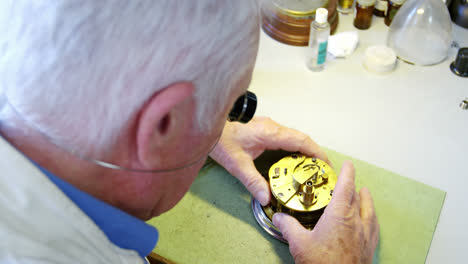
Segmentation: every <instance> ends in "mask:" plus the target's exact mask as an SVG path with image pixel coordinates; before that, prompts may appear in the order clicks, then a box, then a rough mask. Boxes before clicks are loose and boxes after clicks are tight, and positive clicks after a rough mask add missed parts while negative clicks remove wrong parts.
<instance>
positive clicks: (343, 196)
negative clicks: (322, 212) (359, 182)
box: [330, 161, 356, 205]
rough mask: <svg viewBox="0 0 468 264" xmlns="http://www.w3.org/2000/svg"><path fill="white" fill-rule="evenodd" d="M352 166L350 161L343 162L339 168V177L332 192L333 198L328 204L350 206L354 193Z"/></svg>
mask: <svg viewBox="0 0 468 264" xmlns="http://www.w3.org/2000/svg"><path fill="white" fill-rule="evenodd" d="M355 192H356V191H355V186H354V166H353V164H352V163H351V162H350V161H345V162H344V163H343V167H341V172H340V176H339V177H338V181H337V183H336V185H335V189H334V190H333V198H332V200H331V202H330V204H334V203H336V202H340V203H342V202H345V203H346V204H349V205H351V204H352V201H353V196H354V193H355Z"/></svg>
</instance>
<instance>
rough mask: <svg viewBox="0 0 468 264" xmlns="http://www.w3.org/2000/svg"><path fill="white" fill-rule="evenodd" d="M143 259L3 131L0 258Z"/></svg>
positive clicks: (31, 262) (31, 261)
mask: <svg viewBox="0 0 468 264" xmlns="http://www.w3.org/2000/svg"><path fill="white" fill-rule="evenodd" d="M16 263H28V264H39V263H40V264H44V263H54V264H55V263H84V264H92V263H103V264H104V263H105V264H109V263H113V264H115V263H132V264H136V263H145V261H144V260H142V259H141V258H140V257H139V256H138V253H137V252H136V251H133V250H127V249H122V248H119V247H117V246H116V245H114V244H113V243H112V242H110V241H109V240H108V239H107V236H106V235H105V234H104V233H103V232H102V231H101V229H99V227H98V226H96V224H95V223H94V222H93V221H92V220H91V219H90V218H89V217H88V216H87V215H86V214H85V213H83V212H82V211H81V210H80V208H79V207H77V206H76V205H75V203H73V202H72V201H71V200H70V199H69V198H68V197H67V196H66V195H65V194H64V193H62V191H61V190H60V189H59V188H57V186H56V185H55V184H54V183H52V182H51V181H50V180H49V179H48V177H47V176H46V175H44V174H43V173H42V172H41V171H40V170H39V169H38V168H37V167H36V166H34V164H32V163H31V162H30V161H29V160H28V159H27V158H25V157H24V156H23V155H22V154H21V153H20V152H18V151H17V150H16V149H15V148H14V147H12V146H11V145H10V144H9V143H8V142H7V141H5V139H3V138H2V137H0V264H16Z"/></svg>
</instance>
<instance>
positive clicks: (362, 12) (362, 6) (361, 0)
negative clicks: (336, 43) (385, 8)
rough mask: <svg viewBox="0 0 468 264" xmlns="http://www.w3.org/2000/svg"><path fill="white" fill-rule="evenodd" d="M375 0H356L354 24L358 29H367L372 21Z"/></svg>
mask: <svg viewBox="0 0 468 264" xmlns="http://www.w3.org/2000/svg"><path fill="white" fill-rule="evenodd" d="M374 4H375V0H370V1H369V0H358V1H357V2H356V16H355V17H354V23H353V24H354V26H355V27H356V28H358V29H368V28H369V27H370V25H371V23H372V15H373V13H374Z"/></svg>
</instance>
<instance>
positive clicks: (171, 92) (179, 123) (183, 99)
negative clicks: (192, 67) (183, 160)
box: [136, 82, 195, 169]
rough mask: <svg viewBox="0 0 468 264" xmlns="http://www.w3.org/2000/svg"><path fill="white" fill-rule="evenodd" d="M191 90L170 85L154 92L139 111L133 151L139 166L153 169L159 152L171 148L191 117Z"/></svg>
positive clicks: (184, 85) (186, 85) (185, 85)
mask: <svg viewBox="0 0 468 264" xmlns="http://www.w3.org/2000/svg"><path fill="white" fill-rule="evenodd" d="M194 90H195V89H194V86H193V84H192V83H190V82H181V83H175V84H171V85H169V86H168V87H166V88H164V89H163V90H161V91H158V92H156V93H155V94H154V95H153V96H152V97H151V98H150V99H149V100H148V102H147V103H146V104H145V105H144V106H143V108H142V109H141V111H140V116H139V119H138V121H137V126H136V127H137V131H136V147H137V155H138V159H139V161H140V163H142V165H144V166H145V168H148V169H152V168H154V166H157V163H158V162H159V161H160V157H158V154H157V153H158V152H161V153H162V152H164V150H165V147H167V146H168V145H170V146H171V147H173V146H174V145H173V143H174V141H177V137H178V136H180V135H182V134H183V133H184V132H185V131H182V130H185V129H188V128H186V127H185V126H187V125H188V123H190V122H188V120H189V119H191V118H192V116H193V110H194V109H193V106H192V105H191V104H192V100H191V99H193V98H194Z"/></svg>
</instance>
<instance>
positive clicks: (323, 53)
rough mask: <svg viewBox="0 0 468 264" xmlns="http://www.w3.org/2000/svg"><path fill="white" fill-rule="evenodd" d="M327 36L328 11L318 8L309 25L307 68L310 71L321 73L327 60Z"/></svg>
mask: <svg viewBox="0 0 468 264" xmlns="http://www.w3.org/2000/svg"><path fill="white" fill-rule="evenodd" d="M328 36H330V24H329V23H328V10H327V9H325V8H318V9H317V11H316V12H315V20H314V21H312V24H311V25H310V38H309V58H308V60H307V67H308V68H309V69H310V70H311V71H321V70H323V69H324V68H325V61H326V60H327V46H328Z"/></svg>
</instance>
